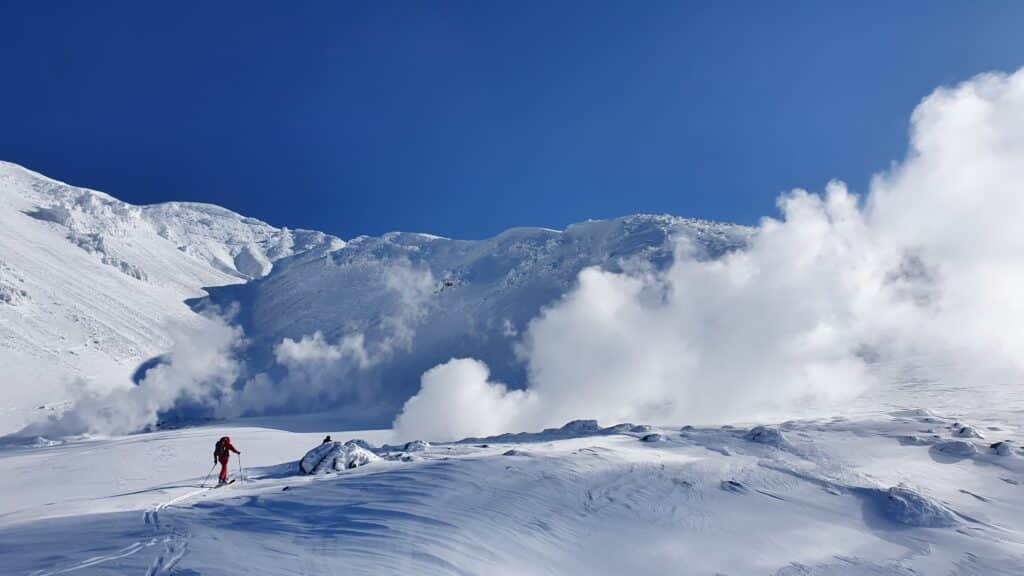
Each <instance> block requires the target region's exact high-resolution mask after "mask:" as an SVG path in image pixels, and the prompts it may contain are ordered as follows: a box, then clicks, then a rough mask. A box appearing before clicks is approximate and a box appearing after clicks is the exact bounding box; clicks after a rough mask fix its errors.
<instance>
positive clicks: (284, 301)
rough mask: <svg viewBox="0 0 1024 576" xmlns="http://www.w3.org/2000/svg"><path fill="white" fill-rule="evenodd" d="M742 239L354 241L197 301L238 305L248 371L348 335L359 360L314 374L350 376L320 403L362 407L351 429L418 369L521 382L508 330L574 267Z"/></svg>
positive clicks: (669, 224) (404, 389)
mask: <svg viewBox="0 0 1024 576" xmlns="http://www.w3.org/2000/svg"><path fill="white" fill-rule="evenodd" d="M750 234H751V230H750V229H749V228H745V227H742V226H736V225H731V224H718V223H711V222H705V221H699V220H691V219H685V218H678V217H673V216H656V215H635V216H628V217H624V218H618V219H614V220H607V221H590V222H584V223H580V224H575V225H572V226H569V227H568V228H567V229H566V230H564V231H556V230H549V229H543V228H514V229H510V230H507V231H505V232H503V233H501V234H499V235H498V236H495V237H493V238H489V239H485V240H478V241H466V240H452V239H448V238H441V237H437V236H430V235H425V234H408V233H392V234H386V235H384V236H381V237H359V238H356V239H354V240H351V241H350V242H348V244H346V246H345V247H344V248H342V249H339V250H336V251H333V252H331V253H329V254H324V255H323V256H320V257H318V258H308V259H304V260H303V261H301V262H290V263H289V264H288V265H287V266H284V267H281V268H280V269H277V270H274V272H272V273H271V274H270V275H268V276H266V277H264V278H261V279H257V280H254V281H252V282H248V283H246V284H238V285H231V286H224V287H220V288H215V289H211V290H210V296H209V298H208V299H206V300H205V302H210V303H214V304H217V305H218V306H220V307H229V306H236V305H237V306H239V307H240V312H239V314H238V315H237V317H236V318H237V321H238V322H239V323H240V324H241V326H242V327H243V328H244V330H245V333H246V335H247V336H248V337H249V339H250V341H251V344H250V347H249V350H248V352H247V354H248V361H249V362H250V367H251V368H253V370H268V369H269V370H271V371H272V373H273V370H274V368H275V362H276V361H279V358H280V355H279V354H277V353H276V348H277V346H278V345H279V344H280V343H281V342H283V341H285V340H286V339H290V340H293V341H301V340H303V339H304V338H305V339H307V340H309V339H312V338H313V337H314V335H316V334H317V333H318V332H319V333H321V335H322V339H323V343H324V344H328V345H334V344H336V343H338V342H341V341H342V340H343V339H345V338H350V337H352V336H353V335H358V337H359V338H361V339H362V346H363V348H365V350H366V351H367V354H368V355H369V362H366V364H369V366H368V367H367V369H365V370H362V371H359V372H357V373H353V372H344V373H332V374H330V375H327V376H325V377H327V378H331V379H333V380H336V381H344V382H350V383H353V384H350V386H352V387H353V389H352V390H350V391H341V392H339V393H337V394H334V395H331V396H330V397H329V398H328V399H327V402H326V404H327V405H330V404H333V405H335V406H337V405H345V406H353V405H355V404H364V405H365V406H364V407H363V409H361V410H358V412H361V413H364V414H366V413H369V412H371V410H372V413H374V414H379V416H378V417H376V418H375V419H371V420H365V421H361V422H359V423H358V425H361V426H367V425H372V426H387V425H389V424H390V422H391V420H392V418H393V417H394V415H395V414H396V413H397V411H398V410H399V408H400V407H401V405H402V403H403V402H404V401H405V400H406V399H408V398H409V397H410V396H412V395H413V394H415V393H416V391H417V390H418V388H419V383H420V376H421V375H422V374H423V373H424V372H425V371H426V370H429V369H430V368H432V367H433V366H436V365H438V364H440V363H443V362H446V361H447V360H449V359H450V358H459V357H472V358H478V359H481V360H484V361H485V362H487V364H488V366H490V367H491V369H492V371H493V373H494V375H495V377H496V378H497V379H499V380H500V381H503V382H506V383H508V384H510V385H512V386H514V387H519V386H522V385H524V384H525V374H524V364H523V362H522V361H521V359H520V358H519V357H518V356H517V354H516V345H517V344H518V342H519V339H518V336H519V334H520V333H521V332H522V331H523V330H524V329H525V328H526V326H527V324H528V322H529V321H530V320H532V319H534V318H536V317H537V315H538V314H539V313H540V311H541V309H542V308H543V307H545V306H548V305H550V304H552V303H554V302H556V301H557V300H558V299H559V298H560V297H562V296H563V295H564V294H565V293H567V292H568V291H569V290H570V289H571V288H572V287H573V286H574V285H575V284H576V283H577V282H578V276H579V273H580V271H581V270H583V269H584V268H587V267H591V266H599V267H601V268H602V269H604V270H610V271H620V270H623V269H625V268H629V269H633V268H640V267H649V268H652V269H662V268H664V267H666V266H668V265H670V264H671V263H672V261H673V259H674V256H675V254H674V252H675V250H676V247H677V242H678V241H679V240H680V239H683V238H685V239H688V240H690V241H691V244H692V246H693V247H694V249H695V254H696V256H697V257H699V258H714V257H716V256H719V255H721V254H723V253H725V252H727V251H729V250H734V249H737V248H739V247H742V246H744V245H745V243H746V241H747V240H748V238H749V236H750ZM201 305H202V304H200V306H201ZM292 385H293V386H297V384H295V383H292ZM311 400H312V401H313V402H314V403H315V404H314V405H315V406H317V407H320V408H322V407H324V406H325V402H324V397H323V395H320V396H317V395H313V394H307V395H303V396H301V397H296V398H295V399H294V400H293V401H290V402H282V404H279V405H278V406H275V408H276V409H281V410H286V411H288V410H292V411H294V410H298V411H302V410H305V409H308V408H310V405H309V404H304V403H303V402H307V401H311Z"/></svg>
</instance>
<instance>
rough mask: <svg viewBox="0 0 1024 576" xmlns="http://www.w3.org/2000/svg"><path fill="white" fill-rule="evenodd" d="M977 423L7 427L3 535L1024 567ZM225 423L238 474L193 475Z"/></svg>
mask: <svg viewBox="0 0 1024 576" xmlns="http://www.w3.org/2000/svg"><path fill="white" fill-rule="evenodd" d="M973 424H974V427H973V428H972V430H973V431H975V432H980V433H981V434H984V435H985V436H986V438H985V439H980V438H976V437H970V435H968V436H967V437H965V435H964V434H965V433H964V432H963V429H964V427H965V424H963V423H959V422H956V421H954V420H953V419H950V418H943V417H939V416H935V415H932V414H929V413H927V412H924V411H902V412H895V413H890V414H877V415H876V416H875V417H873V418H869V419H864V420H860V421H848V420H845V419H841V418H835V419H828V420H818V421H799V422H788V423H784V424H782V425H781V426H778V427H768V428H763V427H762V428H755V429H753V430H747V429H744V428H732V427H723V428H691V427H683V428H682V429H679V428H650V427H645V426H633V425H623V426H615V427H609V428H603V429H602V428H597V427H596V425H588V424H587V423H574V424H571V425H569V426H567V427H565V428H563V429H559V430H548V431H545V432H542V433H537V434H520V435H507V436H503V437H500V438H492V439H482V440H468V441H464V442H458V443H452V444H433V445H428V446H426V447H425V449H422V450H419V451H415V452H406V451H404V450H403V449H402V448H398V447H385V448H383V449H382V448H378V449H377V450H378V452H379V453H380V454H381V455H382V456H383V457H384V459H383V460H381V461H376V462H371V463H369V464H367V465H365V466H361V467H359V468H356V469H352V470H345V471H342V472H338V473H334V474H323V475H315V476H305V475H301V474H300V473H299V472H298V469H297V460H298V459H299V458H300V457H301V456H302V455H303V454H304V453H305V451H306V450H307V449H309V448H311V447H314V446H316V445H317V444H318V443H319V441H320V438H321V437H322V435H321V434H312V433H306V434H298V433H292V432H284V431H280V430H274V429H268V428H255V427H251V426H250V427H244V426H241V425H240V426H239V427H235V428H218V429H211V428H192V429H186V430H177V431H164V432H158V433H150V434H145V435H137V436H130V437H126V438H117V439H110V440H97V441H89V442H81V443H73V444H67V445H61V446H52V447H42V448H34V449H25V448H17V447H7V448H6V449H3V450H0V471H2V473H0V494H3V495H4V496H3V498H0V554H2V557H3V573H4V574H8V573H9V574H34V575H44V574H45V575H51V574H68V573H74V574H179V575H195V574H204V575H221V574H267V575H271V574H273V575H282V574H305V575H316V574H337V573H345V574H488V575H490V574H621V573H634V574H709V575H710V574H730V575H743V574H758V575H764V574H778V575H807V574H829V575H832V574H846V575H866V574H901V575H912V574H958V575H959V574H978V575H980V574H986V575H991V574H1020V573H1021V571H1022V570H1024V521H1022V520H1021V518H1024V514H1022V512H1024V488H1022V486H1021V482H1024V461H1022V460H1021V453H1020V450H1019V449H1018V448H1016V446H1012V447H1011V448H1009V449H1007V450H1002V451H1000V450H998V449H996V450H993V449H990V448H989V444H990V442H994V441H997V440H1000V441H1001V440H1015V441H1016V442H1017V443H1018V444H1019V443H1020V441H1021V430H1020V429H1019V428H1018V427H1016V426H1008V425H1006V424H1003V423H997V422H995V421H988V422H981V421H975V422H973ZM222 433H230V435H231V437H232V439H233V441H234V443H235V444H236V445H237V446H238V447H239V448H240V449H241V450H242V453H243V455H242V458H243V459H244V463H245V465H246V468H245V474H244V478H245V479H244V480H243V481H242V482H237V483H235V484H234V485H232V486H230V487H228V488H223V489H219V490H213V491H210V490H205V489H203V488H201V487H200V483H201V482H202V480H203V476H204V475H205V473H206V471H207V470H208V464H207V463H208V462H209V454H208V453H209V451H210V449H211V447H212V445H213V442H214V441H215V440H216V438H217V437H218V436H219V435H221V434H222ZM654 433H657V434H661V435H662V438H661V439H657V438H651V435H652V434H654ZM356 435H358V436H361V437H362V438H364V439H366V440H369V441H371V442H375V443H377V444H378V445H379V443H381V442H388V441H393V440H397V439H393V438H391V437H390V436H389V433H388V432H374V433H365V432H361V433H357V434H356ZM350 437H352V436H346V437H342V436H339V435H335V438H338V439H342V440H344V439H347V438H350ZM644 438H646V439H647V440H648V441H644ZM650 440H656V441H650ZM1005 446H1010V445H1005ZM1000 452H1002V454H1000ZM232 466H233V467H234V466H235V464H234V463H233V464H232ZM233 470H237V468H233ZM14 494H17V497H15V496H14Z"/></svg>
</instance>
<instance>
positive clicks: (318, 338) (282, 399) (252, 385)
mask: <svg viewBox="0 0 1024 576" xmlns="http://www.w3.org/2000/svg"><path fill="white" fill-rule="evenodd" d="M376 274H377V281H378V283H379V285H380V286H381V288H382V289H384V290H388V291H391V292H392V293H393V294H394V296H395V298H394V306H393V307H392V308H391V309H390V310H388V311H387V314H386V315H385V316H384V317H383V318H382V320H381V324H380V327H379V329H377V331H376V332H375V333H374V334H373V337H367V335H366V334H363V333H361V332H356V333H351V334H347V335H344V336H342V337H341V338H340V339H339V340H338V341H337V342H335V343H333V344H332V343H330V342H329V341H328V339H327V338H325V337H324V335H323V334H322V333H321V332H319V331H318V332H315V333H313V334H312V335H306V336H303V337H302V338H300V339H299V340H293V339H291V338H285V339H284V340H283V341H281V342H280V343H279V344H278V345H277V346H276V347H275V349H274V358H275V361H276V362H277V364H278V365H279V366H281V367H283V368H284V375H283V376H282V377H280V378H273V377H271V376H270V375H268V374H265V373H261V374H257V375H256V376H254V377H253V378H251V379H249V380H248V381H247V382H246V383H245V385H244V387H243V388H242V389H241V390H238V391H235V393H234V394H233V397H232V399H231V401H230V402H225V403H224V404H223V406H222V407H221V409H220V411H219V412H220V414H221V415H225V416H233V415H238V414H243V413H246V412H264V411H267V410H273V409H278V408H284V407H287V408H289V409H291V410H323V409H326V408H331V407H335V406H336V405H337V404H338V403H339V400H344V401H345V403H346V404H348V405H350V406H352V407H354V408H355V409H359V410H367V409H373V408H374V407H373V404H374V403H375V401H376V400H377V399H378V397H379V396H380V394H379V393H380V388H379V387H380V382H378V381H377V380H376V377H375V374H374V373H373V371H372V369H373V368H374V367H375V366H378V365H379V364H381V363H382V362H385V361H387V360H388V359H390V358H392V357H393V355H394V354H395V352H397V351H400V350H406V349H408V348H409V347H410V346H411V345H412V340H413V336H414V335H415V333H416V325H417V324H418V323H419V322H420V320H421V319H422V318H423V316H424V315H425V314H426V311H427V306H428V305H429V300H430V296H431V293H432V291H433V289H434V285H435V281H434V277H433V275H432V274H431V272H430V270H429V269H426V268H421V267H417V266H414V265H413V264H412V263H410V262H409V261H408V260H397V261H391V262H382V263H380V264H379V267H378V269H377V270H376Z"/></svg>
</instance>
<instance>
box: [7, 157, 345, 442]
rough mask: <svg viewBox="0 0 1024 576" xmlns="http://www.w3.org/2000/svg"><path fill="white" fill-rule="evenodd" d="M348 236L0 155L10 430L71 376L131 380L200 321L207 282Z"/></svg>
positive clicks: (102, 385) (47, 402)
mask: <svg viewBox="0 0 1024 576" xmlns="http://www.w3.org/2000/svg"><path fill="white" fill-rule="evenodd" d="M343 245H344V242H342V241H341V240H339V239H337V238H335V237H333V236H329V235H327V234H323V233H320V232H309V231H304V230H288V229H280V228H274V227H272V226H270V225H268V224H265V223H263V222H260V221H259V220H255V219H252V218H245V217H243V216H240V215H238V214H235V213H234V212H231V211H229V210H225V209H223V208H220V207H217V206H212V205H207V204H191V203H183V202H172V203H168V204H158V205H153V206H133V205H131V204H127V203H125V202H121V201H120V200H117V199H115V198H113V197H111V196H109V195H107V194H104V193H102V192H97V191H94V190H88V189H85V188H77V187H74V186H69V185H67V184H63V183H61V182H57V181H55V180H51V179H49V178H46V177H45V176H42V175H40V174H37V173H35V172H32V171H30V170H27V169H25V168H22V167H20V166H17V165H14V164H10V163H7V162H0V365H2V366H4V368H5V374H4V377H5V378H4V379H5V384H4V386H3V387H2V389H0V421H2V423H0V434H3V433H8V432H11V431H13V430H15V429H17V428H20V426H21V425H23V424H24V423H25V422H26V420H27V419H28V418H29V417H31V416H33V411H35V409H40V410H51V409H59V408H61V407H62V406H63V403H64V402H66V401H68V400H69V399H72V398H73V397H74V395H75V391H74V389H72V390H70V391H69V389H68V387H69V386H72V387H77V388H79V389H80V388H88V389H92V390H108V389H111V388H115V387H118V386H127V385H130V384H131V380H130V377H131V375H132V373H133V372H134V371H135V370H136V368H137V367H138V366H139V365H140V363H142V362H143V361H145V360H147V359H150V358H152V357H154V356H157V355H160V354H163V353H164V352H166V351H167V350H168V349H169V347H170V346H171V335H170V334H171V331H172V330H173V328H174V326H188V325H190V324H194V323H195V322H196V321H197V319H198V315H197V314H196V313H194V312H193V311H192V310H191V309H190V308H189V306H187V305H186V304H185V300H187V299H190V298H198V297H201V296H204V295H205V291H204V290H203V287H205V286H217V285H225V284H232V283H238V282H244V281H246V280H249V279H251V278H254V277H258V276H262V275H265V274H267V273H269V272H270V270H271V269H272V268H273V263H274V262H278V261H281V260H282V259H284V258H289V257H293V256H297V255H308V256H311V257H312V256H314V255H318V254H323V253H326V252H329V251H331V250H334V249H337V248H340V247H342V246H343Z"/></svg>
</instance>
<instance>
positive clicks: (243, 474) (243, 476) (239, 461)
mask: <svg viewBox="0 0 1024 576" xmlns="http://www.w3.org/2000/svg"><path fill="white" fill-rule="evenodd" d="M238 479H239V480H241V481H242V482H245V473H244V472H242V455H241V454H239V455H238Z"/></svg>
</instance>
